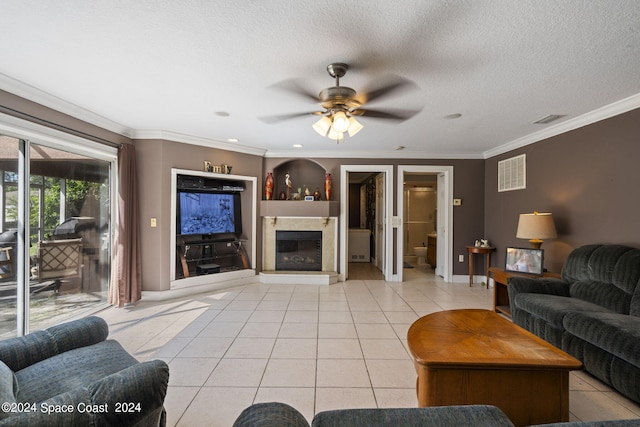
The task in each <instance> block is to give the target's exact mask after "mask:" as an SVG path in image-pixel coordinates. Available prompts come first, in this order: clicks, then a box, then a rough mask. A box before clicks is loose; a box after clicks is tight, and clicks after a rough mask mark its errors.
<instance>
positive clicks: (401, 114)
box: [351, 108, 422, 121]
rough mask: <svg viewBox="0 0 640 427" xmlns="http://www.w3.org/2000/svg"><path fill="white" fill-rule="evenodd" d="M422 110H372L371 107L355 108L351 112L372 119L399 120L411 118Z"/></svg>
mask: <svg viewBox="0 0 640 427" xmlns="http://www.w3.org/2000/svg"><path fill="white" fill-rule="evenodd" d="M420 111H422V110H385V111H381V110H371V109H369V108H358V109H356V110H353V111H352V112H351V114H354V115H357V116H362V117H369V118H372V119H389V120H397V121H404V120H409V119H410V118H411V117H413V116H415V115H416V114H418V113H419V112H420Z"/></svg>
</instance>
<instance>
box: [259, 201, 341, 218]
mask: <svg viewBox="0 0 640 427" xmlns="http://www.w3.org/2000/svg"><path fill="white" fill-rule="evenodd" d="M339 214H340V212H339V208H338V202H337V201H325V200H317V201H316V200H314V201H312V202H311V201H309V202H307V201H303V200H261V201H260V216H275V217H278V216H301V217H324V218H326V217H337V216H338V215H339Z"/></svg>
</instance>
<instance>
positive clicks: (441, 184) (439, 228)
mask: <svg viewBox="0 0 640 427" xmlns="http://www.w3.org/2000/svg"><path fill="white" fill-rule="evenodd" d="M445 187H446V186H445V177H444V173H442V172H441V173H439V174H438V196H437V197H438V203H437V206H438V207H439V209H438V213H437V215H436V221H437V225H436V234H437V236H438V237H437V240H436V242H437V243H436V255H437V256H436V258H437V259H436V268H435V270H436V275H438V276H440V277H444V275H445V269H444V260H445V256H444V255H445V253H446V252H445V247H446V245H445V243H446V241H447V240H446V238H447V221H446V217H445V211H446V210H445V209H442V208H441V207H444V206H446V203H447V201H446V192H445Z"/></svg>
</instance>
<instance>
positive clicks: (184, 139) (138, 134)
mask: <svg viewBox="0 0 640 427" xmlns="http://www.w3.org/2000/svg"><path fill="white" fill-rule="evenodd" d="M132 138H133V139H134V140H135V139H162V140H166V141H173V142H181V143H184V144H191V145H199V146H201V147H209V148H217V149H219V150H228V151H235V152H237V153H245V154H251V155H254V156H261V157H264V155H265V152H266V150H264V149H262V148H256V147H249V146H246V145H239V144H233V143H230V142H226V141H218V140H215V139H210V138H202V137H199V136H192V135H184V134H181V133H176V132H169V131H164V130H135V131H133V137H132Z"/></svg>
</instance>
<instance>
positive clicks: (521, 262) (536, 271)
mask: <svg viewBox="0 0 640 427" xmlns="http://www.w3.org/2000/svg"><path fill="white" fill-rule="evenodd" d="M543 261H544V249H532V248H516V247H507V253H506V257H505V266H504V270H505V271H510V272H514V273H524V274H531V275H535V276H542V275H543V272H544V270H543V268H542V265H543Z"/></svg>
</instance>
